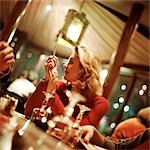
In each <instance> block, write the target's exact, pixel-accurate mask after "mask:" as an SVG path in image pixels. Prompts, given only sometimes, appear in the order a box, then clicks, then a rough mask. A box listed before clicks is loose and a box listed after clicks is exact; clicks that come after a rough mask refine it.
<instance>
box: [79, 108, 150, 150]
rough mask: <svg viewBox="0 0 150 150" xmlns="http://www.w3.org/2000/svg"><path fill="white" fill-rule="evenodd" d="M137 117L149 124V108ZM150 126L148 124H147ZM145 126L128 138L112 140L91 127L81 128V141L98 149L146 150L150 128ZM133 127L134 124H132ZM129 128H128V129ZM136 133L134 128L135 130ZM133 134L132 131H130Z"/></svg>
mask: <svg viewBox="0 0 150 150" xmlns="http://www.w3.org/2000/svg"><path fill="white" fill-rule="evenodd" d="M137 116H138V117H142V118H144V119H145V120H147V123H148V124H149V123H150V107H146V108H143V109H141V110H140V111H139V112H138V115H137ZM149 125H150V124H149ZM149 125H148V126H146V128H144V129H143V130H141V131H140V132H138V133H137V134H132V136H130V137H126V138H124V137H123V138H120V139H114V138H112V137H105V136H104V135H102V134H101V133H100V132H99V131H98V130H97V129H96V128H95V127H93V126H91V125H86V126H82V131H83V137H82V138H83V140H84V142H85V143H89V142H90V143H93V144H95V145H98V146H100V147H103V148H106V149H110V150H113V149H114V150H124V149H133V148H134V149H135V150H138V149H139V150H141V149H143V150H148V149H149V141H150V127H149ZM133 126H134V124H133ZM129 128H130V127H129ZM133 130H135V133H136V130H137V129H136V127H135V129H133ZM131 132H132V133H134V131H131Z"/></svg>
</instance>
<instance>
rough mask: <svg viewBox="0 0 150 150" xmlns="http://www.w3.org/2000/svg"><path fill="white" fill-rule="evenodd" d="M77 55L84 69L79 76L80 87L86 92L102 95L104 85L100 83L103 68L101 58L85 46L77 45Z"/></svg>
mask: <svg viewBox="0 0 150 150" xmlns="http://www.w3.org/2000/svg"><path fill="white" fill-rule="evenodd" d="M75 55H77V56H78V58H79V61H80V63H81V67H82V68H83V70H84V74H83V73H82V75H81V76H79V81H78V86H79V87H78V88H80V89H81V91H82V90H83V93H84V94H98V95H102V91H103V89H102V85H101V83H100V77H99V72H100V70H101V58H100V56H99V55H96V54H95V53H93V52H92V51H90V50H88V49H86V48H85V47H81V46H76V48H75Z"/></svg>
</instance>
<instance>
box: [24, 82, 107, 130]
mask: <svg viewBox="0 0 150 150" xmlns="http://www.w3.org/2000/svg"><path fill="white" fill-rule="evenodd" d="M46 88H47V82H45V81H43V80H41V81H40V82H39V84H38V85H37V87H36V90H35V92H34V93H33V94H32V95H31V96H30V97H29V98H28V101H27V103H26V106H25V112H24V114H25V115H26V116H28V115H31V113H32V111H33V109H34V108H35V107H41V104H42V101H43V99H44V94H43V91H46ZM65 89H66V84H65V83H64V82H62V81H58V83H57V85H56V94H55V99H54V100H52V101H51V104H50V105H51V109H52V113H53V115H54V116H55V115H59V114H63V113H64V108H65V106H66V105H67V104H68V98H67V96H66V95H65V92H64V91H65ZM82 104H84V105H85V106H87V107H89V108H91V111H90V112H86V113H85V114H84V116H83V119H82V121H81V125H88V124H90V125H93V126H95V127H98V124H99V122H100V120H101V118H102V117H103V116H104V115H105V114H106V112H107V111H108V109H109V103H108V101H107V100H106V99H105V98H104V97H102V96H98V95H95V96H93V97H86V102H84V103H83V102H82ZM78 113H79V108H78V107H77V106H75V110H74V113H73V118H74V119H75V118H76V116H77V115H78Z"/></svg>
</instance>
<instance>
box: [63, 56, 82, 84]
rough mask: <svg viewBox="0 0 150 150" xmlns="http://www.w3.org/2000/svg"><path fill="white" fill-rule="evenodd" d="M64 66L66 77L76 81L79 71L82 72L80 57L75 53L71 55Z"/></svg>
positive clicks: (68, 79) (70, 80)
mask: <svg viewBox="0 0 150 150" xmlns="http://www.w3.org/2000/svg"><path fill="white" fill-rule="evenodd" d="M64 68H65V74H64V79H66V80H67V81H69V82H73V81H76V80H77V79H78V73H79V72H80V61H79V58H78V57H77V56H75V55H72V56H70V58H69V59H68V61H67V62H66V64H65V65H64Z"/></svg>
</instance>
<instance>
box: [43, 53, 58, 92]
mask: <svg viewBox="0 0 150 150" xmlns="http://www.w3.org/2000/svg"><path fill="white" fill-rule="evenodd" d="M57 61H58V58H57V57H56V56H53V55H52V56H49V57H48V58H47V60H46V62H45V65H44V66H45V73H46V76H45V80H46V81H48V86H47V91H46V92H51V91H52V90H53V89H54V88H55V84H56V82H57V80H58V71H57Z"/></svg>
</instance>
